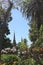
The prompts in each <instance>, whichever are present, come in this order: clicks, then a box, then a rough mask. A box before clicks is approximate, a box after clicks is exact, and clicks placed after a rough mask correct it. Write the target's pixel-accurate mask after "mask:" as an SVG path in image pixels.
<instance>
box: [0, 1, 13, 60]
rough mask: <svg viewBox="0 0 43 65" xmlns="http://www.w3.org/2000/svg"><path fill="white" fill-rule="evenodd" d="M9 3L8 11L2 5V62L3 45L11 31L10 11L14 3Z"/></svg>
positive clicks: (0, 22)
mask: <svg viewBox="0 0 43 65" xmlns="http://www.w3.org/2000/svg"><path fill="white" fill-rule="evenodd" d="M8 2H9V7H8V8H7V10H5V9H3V8H2V4H1V6H0V60H1V50H2V44H3V41H4V40H5V39H4V38H5V37H6V35H8V34H9V33H10V32H9V29H8V22H9V21H11V20H12V19H11V14H10V11H11V9H12V6H13V3H12V2H11V1H8Z"/></svg>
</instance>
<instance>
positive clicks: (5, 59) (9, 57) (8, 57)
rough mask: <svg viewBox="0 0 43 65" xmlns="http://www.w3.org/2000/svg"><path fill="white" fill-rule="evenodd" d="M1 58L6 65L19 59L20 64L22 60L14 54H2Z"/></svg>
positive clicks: (10, 64)
mask: <svg viewBox="0 0 43 65" xmlns="http://www.w3.org/2000/svg"><path fill="white" fill-rule="evenodd" d="M1 60H2V62H3V63H6V65H12V64H13V62H15V61H17V62H18V65H20V62H21V59H20V58H19V57H18V56H17V55H14V54H10V55H9V54H8V55H6V54H2V57H1Z"/></svg>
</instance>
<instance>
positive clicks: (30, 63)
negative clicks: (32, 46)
mask: <svg viewBox="0 0 43 65" xmlns="http://www.w3.org/2000/svg"><path fill="white" fill-rule="evenodd" d="M21 65H36V61H35V60H34V59H33V58H29V59H27V60H24V61H22V63H21Z"/></svg>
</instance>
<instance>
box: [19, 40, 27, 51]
mask: <svg viewBox="0 0 43 65" xmlns="http://www.w3.org/2000/svg"><path fill="white" fill-rule="evenodd" d="M18 48H19V49H20V50H21V51H24V50H26V48H28V45H27V40H26V39H23V40H21V42H19V43H18Z"/></svg>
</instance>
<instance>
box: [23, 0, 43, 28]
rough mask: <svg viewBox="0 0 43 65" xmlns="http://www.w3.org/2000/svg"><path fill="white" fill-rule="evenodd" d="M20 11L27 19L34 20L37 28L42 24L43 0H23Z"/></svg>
mask: <svg viewBox="0 0 43 65" xmlns="http://www.w3.org/2000/svg"><path fill="white" fill-rule="evenodd" d="M22 6H23V7H22V12H23V13H24V15H25V16H26V17H27V18H28V19H29V17H30V16H31V20H35V22H36V24H37V28H38V29H39V28H40V25H41V24H43V0H25V1H23V5H22Z"/></svg>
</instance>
